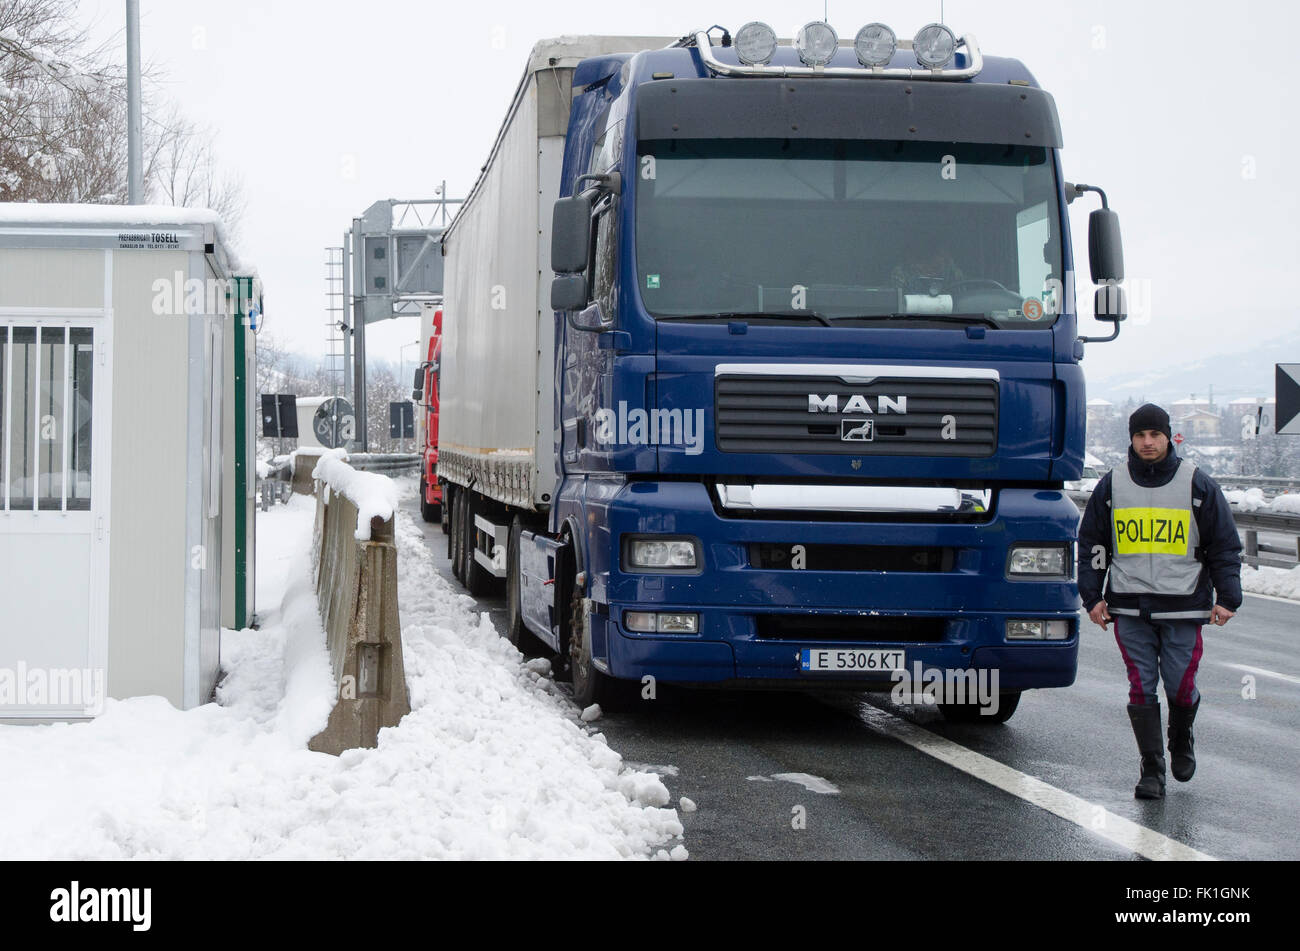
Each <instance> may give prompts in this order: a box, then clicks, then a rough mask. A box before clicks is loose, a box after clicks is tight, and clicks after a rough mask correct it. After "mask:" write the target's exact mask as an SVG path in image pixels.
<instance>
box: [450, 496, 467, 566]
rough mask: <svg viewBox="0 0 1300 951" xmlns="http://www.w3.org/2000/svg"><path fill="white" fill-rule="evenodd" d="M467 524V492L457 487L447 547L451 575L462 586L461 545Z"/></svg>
mask: <svg viewBox="0 0 1300 951" xmlns="http://www.w3.org/2000/svg"><path fill="white" fill-rule="evenodd" d="M464 524H465V490H464V489H462V488H460V487H459V486H457V487H456V495H455V501H454V502H452V506H451V534H450V535H449V536H447V547H448V549H449V551H450V554H451V573H452V574H453V575H454V576H455V577H456V580H457V581H459V582H460V583H461V584H464V583H465V576H464V571H463V569H464V566H465V562H464V559H463V558H462V557H461V543H462V542H463V541H464V538H465V533H464V531H463V530H462V527H463V526H464Z"/></svg>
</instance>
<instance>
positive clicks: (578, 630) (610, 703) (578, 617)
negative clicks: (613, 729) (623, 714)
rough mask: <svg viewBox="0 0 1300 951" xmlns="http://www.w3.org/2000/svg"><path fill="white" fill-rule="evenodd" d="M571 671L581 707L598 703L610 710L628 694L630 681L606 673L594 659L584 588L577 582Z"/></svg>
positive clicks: (572, 611) (572, 616)
mask: <svg viewBox="0 0 1300 951" xmlns="http://www.w3.org/2000/svg"><path fill="white" fill-rule="evenodd" d="M569 672H570V674H571V675H572V677H573V701H574V703H576V704H577V705H578V706H580V707H584V708H585V707H589V706H591V705H592V704H593V703H598V704H600V705H601V706H602V707H604V708H606V709H607V710H612V709H615V708H617V707H618V706H620V705H621V704H622V702H623V700H624V699H625V698H626V696H627V691H626V690H625V689H624V688H626V687H627V684H626V683H624V682H623V681H621V680H616V679H615V678H613V677H607V676H606V675H605V674H602V673H601V672H600V671H599V670H597V669H596V665H595V664H594V663H593V662H592V659H591V630H590V628H589V627H588V626H587V612H586V611H584V610H583V609H582V588H581V586H580V585H574V590H573V599H572V601H571V602H570V604H569Z"/></svg>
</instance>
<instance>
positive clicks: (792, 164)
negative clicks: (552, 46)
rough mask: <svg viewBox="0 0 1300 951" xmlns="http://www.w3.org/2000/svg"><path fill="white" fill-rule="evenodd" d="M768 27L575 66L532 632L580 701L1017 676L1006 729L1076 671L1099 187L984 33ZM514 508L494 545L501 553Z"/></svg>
mask: <svg viewBox="0 0 1300 951" xmlns="http://www.w3.org/2000/svg"><path fill="white" fill-rule="evenodd" d="M755 26H758V27H762V26H763V25H762V24H757V25H756V24H747V25H746V27H744V28H742V30H741V31H738V33H737V35H736V41H735V42H734V43H732V42H731V37H730V36H727V35H724V37H723V41H722V43H721V45H715V44H714V41H713V39H712V37H711V35H710V33H709V32H705V31H701V32H697V33H694V34H688V35H687V36H686V37H683V38H682V39H681V40H678V41H677V42H676V43H671V44H667V45H665V46H662V47H658V48H648V49H641V50H639V51H634V52H627V53H611V54H608V55H600V56H592V57H588V58H586V59H584V60H582V61H581V62H579V63H577V65H576V67H575V68H574V69H573V72H572V81H571V87H572V97H571V101H570V103H569V104H568V109H569V112H568V115H567V120H566V123H565V126H566V132H565V136H564V140H563V151H562V163H561V167H560V169H559V175H558V178H559V181H558V199H557V201H556V202H555V205H554V209H553V217H552V220H551V222H550V233H549V236H548V237H549V249H548V250H549V260H550V265H551V271H552V272H553V273H554V278H553V281H552V285H551V288H550V291H551V293H550V301H549V303H550V310H551V312H552V315H553V338H552V339H553V345H554V360H553V377H552V381H553V385H549V386H547V387H544V388H539V391H538V392H539V400H541V399H542V398H543V397H542V394H543V390H545V395H548V396H550V398H551V404H550V406H549V407H546V409H547V410H549V412H548V413H547V414H545V415H547V416H550V417H551V418H552V420H553V444H552V445H551V446H549V447H547V448H548V450H549V453H548V455H550V456H553V467H554V482H553V485H554V494H553V497H552V495H551V494H549V493H548V494H547V496H546V499H545V505H544V506H536V507H535V508H536V510H537V514H538V516H539V518H538V519H537V520H535V521H532V522H529V521H528V520H527V518H525V520H524V524H523V525H522V526H516V528H515V531H514V533H513V534H511V535H510V540H509V551H510V552H511V553H514V552H516V551H518V554H517V555H515V554H511V556H510V558H508V559H507V561H508V562H509V563H510V564H516V563H517V564H518V565H519V569H518V571H519V575H520V579H519V582H518V586H519V587H518V591H519V592H520V593H517V594H515V599H516V600H517V601H518V602H519V604H520V607H519V609H518V616H519V618H520V623H521V624H522V625H523V627H524V628H526V629H527V630H528V631H529V632H531V634H532V635H534V636H536V637H537V638H538V639H539V640H540V641H541V642H542V643H543V644H545V645H548V646H550V647H551V648H553V649H556V650H559V651H560V652H561V654H562V656H563V657H565V659H566V660H568V661H569V663H570V665H571V667H572V671H573V677H574V690H575V694H576V695H577V696H578V698H579V699H580V700H583V701H586V700H590V699H592V698H596V697H599V696H600V695H601V691H602V690H605V689H608V688H610V687H611V685H612V684H613V682H615V681H619V680H623V681H638V682H643V683H644V682H648V680H647V678H649V680H657V681H665V682H673V683H686V684H714V685H738V686H750V687H758V686H763V687H766V686H778V687H796V688H797V687H825V686H844V687H853V688H868V689H870V688H882V687H888V686H889V685H890V684H891V682H895V681H896V680H897V676H896V675H897V673H898V671H900V670H904V671H906V670H914V671H916V672H917V673H920V672H923V671H927V670H936V671H996V672H997V677H998V680H999V691H1000V695H1001V696H1002V698H1003V701H1004V702H1003V704H1002V707H1003V715H1002V719H1005V717H1006V716H1009V715H1010V712H1009V711H1014V709H1015V704H1016V702H1017V701H1018V698H1019V695H1020V691H1022V690H1024V689H1029V688H1039V687H1061V686H1067V685H1069V684H1070V683H1072V682H1073V680H1074V677H1075V671H1076V666H1077V652H1078V622H1077V612H1078V610H1079V606H1080V604H1079V599H1078V594H1077V588H1076V585H1075V578H1074V564H1075V556H1076V553H1075V550H1074V544H1075V536H1076V526H1077V521H1078V510H1077V508H1076V507H1075V505H1074V503H1073V502H1072V501H1071V499H1070V498H1069V497H1068V496H1067V495H1066V493H1065V492H1064V491H1063V483H1064V482H1065V481H1067V480H1074V479H1078V478H1079V476H1080V471H1081V468H1082V463H1083V456H1084V453H1083V442H1084V430H1083V425H1084V400H1085V397H1084V381H1083V375H1082V372H1081V369H1080V365H1079V364H1080V360H1081V359H1082V357H1083V351H1084V341H1085V340H1087V339H1088V338H1080V336H1079V333H1078V327H1077V323H1078V322H1077V312H1076V308H1075V301H1074V293H1075V288H1074V276H1073V275H1074V266H1075V265H1074V259H1073V255H1072V249H1071V246H1070V237H1069V228H1068V219H1067V211H1066V207H1067V205H1068V203H1069V202H1070V201H1071V200H1073V199H1074V198H1075V197H1077V196H1078V195H1079V194H1082V193H1083V192H1085V191H1089V190H1095V189H1092V188H1091V186H1075V185H1071V184H1070V183H1067V182H1066V181H1065V178H1064V175H1063V173H1062V170H1061V164H1060V155H1059V152H1060V149H1061V147H1062V136H1061V130H1060V125H1059V122H1058V119H1057V115H1056V109H1055V105H1054V103H1053V101H1052V98H1051V97H1050V95H1048V94H1047V93H1046V92H1045V91H1043V90H1042V89H1040V88H1039V87H1038V85H1037V83H1036V82H1035V80H1034V78H1033V76H1032V75H1031V74H1030V73H1029V71H1028V70H1027V69H1026V68H1025V67H1024V66H1023V65H1022V64H1021V63H1019V62H1017V61H1016V60H1012V59H1001V58H996V57H984V56H983V55H982V54H981V52H980V51H979V49H978V44H977V43H976V42H975V40H974V38H973V37H971V36H969V35H968V36H964V37H961V38H957V37H956V36H953V35H952V34H951V33H950V31H947V30H946V28H942V27H940V28H939V29H940V31H941V32H942V33H947V34H948V35H947V38H946V40H945V37H944V36H942V35H937V34H936V35H927V34H926V31H927V30H930V31H931V34H934V33H935V31H933V30H931V27H926V28H925V29H924V30H923V31H922V33H920V34H918V36H917V39H916V40H915V41H913V43H907V42H906V41H904V42H901V43H899V42H897V41H895V40H892V33H891V34H890V38H891V43H890V44H888V45H889V48H888V49H887V50H885V51H884V52H882V47H883V46H884V45H885V44H882V43H881V42H879V40H880V36H881V35H880V34H879V32H878V31H877V34H876V36H875V42H874V45H873V43H871V42H868V43H865V44H864V43H862V42H857V43H855V44H854V46H852V47H846V46H844V45H843V44H840V43H839V41H838V38H836V37H834V34H833V31H832V32H831V38H830V39H829V40H828V39H827V37H826V35H825V30H826V29H829V27H827V26H826V25H825V24H809V25H808V26H807V27H805V28H804V30H803V31H801V32H800V36H799V37H797V38H796V41H795V42H794V44H792V45H789V46H782V45H780V44H779V43H777V42H776V39H775V34H771V31H770V29H769V30H767V33H768V34H770V36H769V35H763V33H762V31H759V33H758V35H757V37H756V35H755V32H754V30H752V29H751V28H753V27H755ZM872 26H874V27H878V26H880V25H879V24H873V25H872ZM931 26H932V27H933V26H936V25H931ZM822 28H825V29H822ZM866 29H867V28H864V31H865V30H866ZM746 31H749V32H748V34H746ZM858 39H859V41H861V39H862V33H861V32H860V34H859V38H858ZM869 39H870V37H869ZM945 42H946V43H947V44H948V47H949V48H948V49H947V51H946V52H947V55H946V58H943V61H942V62H941V63H939V62H937V58H938V57H942V56H943V54H944V52H945V51H944V49H943V47H944V45H945ZM864 50H865V53H864ZM864 56H865V58H864ZM1104 201H1105V199H1104V195H1103V203H1104ZM1113 215H1114V213H1113V212H1110V211H1109V209H1108V208H1107V209H1105V211H1104V213H1102V212H1094V219H1093V222H1092V225H1093V230H1094V234H1095V241H1094V242H1093V244H1094V247H1093V256H1092V277H1093V279H1094V281H1095V282H1096V283H1098V284H1100V285H1102V287H1101V290H1109V291H1110V293H1112V295H1114V293H1115V292H1114V291H1113V290H1110V289H1112V288H1113V287H1114V284H1115V282H1117V281H1118V280H1120V279H1122V277H1123V272H1122V263H1121V257H1120V249H1119V241H1118V228H1117V224H1116V223H1115V221H1114V218H1113ZM1098 216H1100V217H1098ZM453 248H454V241H453ZM449 300H450V297H449ZM1099 302H1101V298H1099ZM1099 314H1101V315H1103V316H1105V315H1107V314H1111V315H1113V316H1112V318H1111V319H1113V320H1114V321H1115V322H1116V332H1117V329H1118V320H1119V319H1121V316H1122V314H1121V308H1120V306H1119V305H1118V304H1116V305H1114V306H1112V307H1111V308H1110V309H1109V310H1106V309H1103V310H1101V311H1099ZM1095 339H1104V338H1095ZM542 418H544V417H541V416H539V427H538V428H539V433H540V432H541V430H542V423H541V422H540V420H541V419H542ZM538 458H541V454H540V453H539V456H538ZM456 481H458V482H460V484H461V485H462V486H463V485H466V483H467V481H470V480H469V478H468V476H465V475H464V472H461V473H460V475H458V477H457V479H456ZM489 507H490V506H489ZM498 517H499V516H493V515H492V514H491V513H490V512H488V513H486V514H485V513H483V512H479V513H478V518H479V519H480V521H477V522H474V524H475V525H478V526H479V528H480V529H482V531H477V532H476V530H474V529H470V530H468V531H469V534H468V535H467V536H466V537H467V538H468V539H469V541H468V544H469V546H470V547H471V548H474V547H475V545H476V544H478V543H479V542H483V543H484V544H483V546H482V550H476V555H475V557H477V558H478V559H479V561H480V562H482V564H483V565H484V566H486V565H487V564H488V558H487V553H488V552H489V551H490V550H491V548H492V544H493V537H496V538H497V539H498V540H500V538H503V537H504V535H496V536H494V535H493V531H492V525H494V524H496V522H495V519H496V518H498ZM541 518H544V524H543V523H542V521H541V520H540V519H541ZM466 524H469V523H466ZM503 573H504V574H505V575H506V576H507V577H510V578H511V581H510V582H509V583H510V584H512V585H513V584H515V581H514V579H513V576H511V573H510V569H509V568H508V567H507V568H506V569H505V571H504V572H503ZM511 590H512V592H513V591H514V589H513V588H512V589H511ZM512 603H513V602H512ZM513 610H514V608H513V607H512V612H513Z"/></svg>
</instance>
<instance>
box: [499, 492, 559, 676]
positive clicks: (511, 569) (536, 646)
mask: <svg viewBox="0 0 1300 951" xmlns="http://www.w3.org/2000/svg"><path fill="white" fill-rule="evenodd" d="M523 530H524V520H523V519H522V518H520V517H519V516H518V515H516V516H515V518H514V521H513V522H511V523H510V538H509V541H507V542H506V640H508V641H509V642H510V643H511V644H514V645H515V647H516V648H518V649H519V652H520V653H521V654H523V655H524V656H525V657H540V656H542V655H543V654H547V653H550V649H549V648H548V647H547V646H546V645H545V644H544V643H542V640H541V638H539V637H538V636H537V635H536V634H534V633H533V632H532V631H530V630H529V629H528V626H527V625H526V624H524V610H523V603H522V598H521V595H520V567H519V542H520V535H521V534H522V533H523Z"/></svg>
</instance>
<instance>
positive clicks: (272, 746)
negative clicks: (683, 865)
mask: <svg viewBox="0 0 1300 951" xmlns="http://www.w3.org/2000/svg"><path fill="white" fill-rule="evenodd" d="M412 486H413V482H412V484H411V486H405V487H404V490H405V491H412ZM313 505H314V503H313V501H312V500H311V499H309V498H304V497H301V496H294V497H293V499H292V500H291V502H290V503H289V504H288V505H287V506H278V505H277V506H274V507H273V508H272V509H271V510H270V512H267V513H262V514H259V516H258V519H259V520H258V565H257V568H258V597H259V606H260V607H259V613H260V614H261V616H262V619H263V625H262V629H261V630H260V631H251V630H250V631H239V632H227V633H226V635H225V637H224V639H223V645H222V662H223V667H224V668H225V670H226V676H225V679H224V680H223V682H222V684H221V686H220V687H219V690H218V695H219V700H220V703H210V704H206V705H204V706H202V707H199V708H197V709H194V710H190V711H187V712H181V711H178V710H176V709H175V708H173V707H172V706H171V705H170V704H168V703H167V702H166V701H165V700H163V699H162V698H159V697H141V698H134V699H131V700H125V701H112V700H110V701H108V703H107V705H106V708H105V712H104V713H103V715H102V716H100V717H99V718H98V719H96V720H95V721H93V722H90V723H85V724H75V725H69V724H57V725H52V726H0V761H2V762H4V764H5V769H4V770H3V772H2V773H0V802H3V803H4V804H5V807H6V808H5V809H4V812H3V816H0V857H3V858H9V859H14V858H71V859H116V858H159V859H171V858H225V859H238V858H277V859H284V858H597V859H602V858H626V857H633V858H635V857H651V856H653V857H654V858H659V859H684V858H687V857H688V853H687V851H686V849H685V848H684V847H683V846H682V845H681V844H680V843H679V842H678V841H677V840H679V838H680V836H681V833H682V826H681V823H680V821H679V820H678V817H677V813H676V811H675V810H673V809H668V808H663V807H664V806H666V805H667V804H668V802H669V795H668V790H667V789H666V788H665V787H664V785H663V783H662V782H661V781H660V779H659V777H658V776H656V775H654V774H652V773H647V772H642V771H638V770H635V769H631V768H628V767H627V766H626V765H625V764H624V763H623V762H622V759H621V758H620V756H619V755H618V753H616V752H614V751H613V750H611V749H610V748H609V747H608V745H606V743H605V741H604V737H603V736H601V735H600V734H598V733H591V732H589V728H587V727H585V726H584V725H582V724H581V723H580V721H579V720H578V713H577V711H576V710H575V709H574V707H573V706H572V704H570V703H569V702H568V701H567V700H566V699H565V698H564V697H563V696H562V695H561V694H560V693H559V690H558V688H557V687H556V686H555V685H554V683H553V682H552V681H551V680H550V679H549V678H548V676H547V674H548V672H549V671H548V668H547V667H546V666H545V665H542V664H537V663H530V664H524V663H523V662H522V658H521V657H520V655H519V654H518V652H517V651H515V649H514V648H513V647H512V646H510V644H509V643H507V642H506V641H505V640H504V639H502V638H500V637H499V636H498V635H497V634H496V632H495V631H494V630H493V628H492V626H491V624H490V623H489V621H488V618H487V616H486V615H483V616H479V615H477V614H476V613H475V610H474V603H473V601H472V600H471V599H470V598H469V597H467V596H465V595H462V594H460V593H458V592H457V591H455V590H454V589H453V588H452V587H451V585H450V584H449V583H448V582H446V581H445V580H444V579H442V577H441V576H440V575H438V574H437V572H436V571H435V570H434V564H433V559H432V556H431V555H430V553H429V552H428V550H427V548H426V547H425V545H424V540H423V537H422V535H421V533H420V531H419V529H418V528H417V527H416V526H415V524H414V523H413V522H412V521H411V519H410V517H409V516H408V515H407V514H406V513H405V512H399V513H398V524H397V540H398V549H399V553H398V565H399V573H400V574H399V591H400V600H401V618H402V639H403V646H404V654H405V663H406V674H407V681H408V684H409V687H410V697H411V707H412V712H411V713H410V714H409V715H408V716H407V717H405V718H404V719H403V721H402V722H401V724H399V725H398V726H397V727H396V728H393V729H387V730H384V731H382V732H381V733H380V737H379V747H378V749H374V750H352V751H349V752H347V753H345V754H343V755H342V756H340V757H333V756H329V755H327V754H324V753H312V752H309V751H307V749H306V743H307V740H308V739H309V738H310V737H311V736H312V735H313V734H314V733H316V732H317V731H318V730H319V729H320V728H321V727H323V726H324V724H325V721H326V718H327V716H328V711H329V708H330V703H331V699H332V697H333V691H334V685H333V682H332V675H331V673H330V668H329V663H328V656H327V653H326V651H325V649H324V647H323V643H324V635H323V633H322V631H321V627H320V620H319V615H318V613H317V609H316V602H315V595H314V593H313V587H312V582H311V579H310V567H309V559H308V553H309V551H310V547H311V543H310V535H311V529H312V523H313V518H314V510H313Z"/></svg>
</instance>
